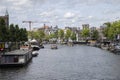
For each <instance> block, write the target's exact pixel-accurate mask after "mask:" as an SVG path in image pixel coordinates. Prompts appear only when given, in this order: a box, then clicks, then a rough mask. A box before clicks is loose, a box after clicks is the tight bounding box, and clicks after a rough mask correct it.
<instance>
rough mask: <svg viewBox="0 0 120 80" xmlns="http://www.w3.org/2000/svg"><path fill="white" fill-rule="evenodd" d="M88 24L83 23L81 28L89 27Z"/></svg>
mask: <svg viewBox="0 0 120 80" xmlns="http://www.w3.org/2000/svg"><path fill="white" fill-rule="evenodd" d="M89 26H90V25H89V24H83V25H82V27H83V29H89Z"/></svg>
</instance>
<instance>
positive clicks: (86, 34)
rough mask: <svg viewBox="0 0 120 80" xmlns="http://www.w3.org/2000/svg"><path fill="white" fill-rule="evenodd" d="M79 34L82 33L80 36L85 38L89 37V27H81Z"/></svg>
mask: <svg viewBox="0 0 120 80" xmlns="http://www.w3.org/2000/svg"><path fill="white" fill-rule="evenodd" d="M81 35H82V37H84V38H85V39H87V37H89V35H90V31H89V29H87V28H85V29H83V30H82V32H81Z"/></svg>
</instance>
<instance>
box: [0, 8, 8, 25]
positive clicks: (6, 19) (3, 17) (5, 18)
mask: <svg viewBox="0 0 120 80" xmlns="http://www.w3.org/2000/svg"><path fill="white" fill-rule="evenodd" d="M0 19H4V21H5V24H6V26H7V27H8V26H9V14H8V11H7V10H6V12H5V15H4V16H0Z"/></svg>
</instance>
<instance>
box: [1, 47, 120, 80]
mask: <svg viewBox="0 0 120 80" xmlns="http://www.w3.org/2000/svg"><path fill="white" fill-rule="evenodd" d="M0 80H120V55H115V54H112V53H110V52H109V51H105V50H102V49H99V48H95V47H89V46H83V45H80V46H79V45H76V46H73V47H69V46H65V45H58V49H57V50H51V49H50V45H45V49H41V50H40V51H39V55H38V56H37V57H35V58H33V60H32V61H31V62H30V63H29V64H28V65H27V66H25V67H17V68H0Z"/></svg>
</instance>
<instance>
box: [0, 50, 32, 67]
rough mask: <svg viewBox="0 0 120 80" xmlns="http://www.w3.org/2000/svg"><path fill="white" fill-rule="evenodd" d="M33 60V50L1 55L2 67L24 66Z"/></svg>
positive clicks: (0, 63)
mask: <svg viewBox="0 0 120 80" xmlns="http://www.w3.org/2000/svg"><path fill="white" fill-rule="evenodd" d="M31 59H32V50H27V49H24V50H22V49H21V50H15V51H10V52H5V53H4V52H2V53H0V66H24V65H25V64H27V63H28V62H29V61H30V60H31Z"/></svg>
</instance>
